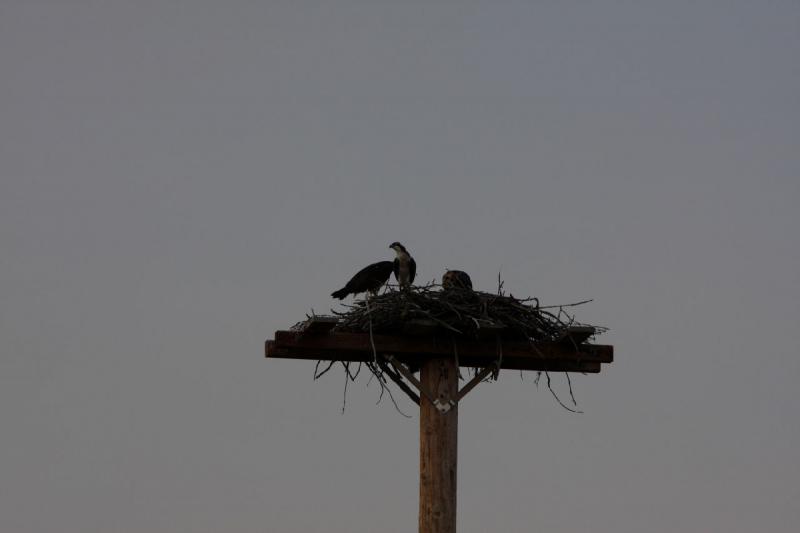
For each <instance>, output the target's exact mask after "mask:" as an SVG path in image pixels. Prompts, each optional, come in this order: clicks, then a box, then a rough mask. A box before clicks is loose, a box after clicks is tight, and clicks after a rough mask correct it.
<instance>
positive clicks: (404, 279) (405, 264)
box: [389, 242, 417, 289]
mask: <svg viewBox="0 0 800 533" xmlns="http://www.w3.org/2000/svg"><path fill="white" fill-rule="evenodd" d="M389 248H391V249H392V250H394V251H395V253H396V254H397V257H395V259H394V265H393V270H394V277H395V279H396V280H397V283H398V284H399V285H400V288H401V289H406V288H408V287H410V286H411V284H412V283H414V276H416V274H417V262H416V261H414V258H413V257H411V254H409V253H408V250H406V247H405V246H403V245H402V244H400V243H399V242H393V243H392V244H390V245H389Z"/></svg>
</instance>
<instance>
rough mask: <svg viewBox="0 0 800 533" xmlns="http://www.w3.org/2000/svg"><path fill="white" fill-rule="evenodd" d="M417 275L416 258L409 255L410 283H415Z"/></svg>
mask: <svg viewBox="0 0 800 533" xmlns="http://www.w3.org/2000/svg"><path fill="white" fill-rule="evenodd" d="M416 275H417V262H416V261H414V258H413V257H411V256H408V284H409V285H411V284H412V283H414V277H415V276H416Z"/></svg>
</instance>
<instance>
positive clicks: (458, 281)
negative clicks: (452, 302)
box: [442, 270, 472, 290]
mask: <svg viewBox="0 0 800 533" xmlns="http://www.w3.org/2000/svg"><path fill="white" fill-rule="evenodd" d="M442 288H444V289H453V288H457V289H470V290H472V280H471V279H469V274H467V273H466V272H464V271H463V270H448V271H447V272H445V273H444V276H442Z"/></svg>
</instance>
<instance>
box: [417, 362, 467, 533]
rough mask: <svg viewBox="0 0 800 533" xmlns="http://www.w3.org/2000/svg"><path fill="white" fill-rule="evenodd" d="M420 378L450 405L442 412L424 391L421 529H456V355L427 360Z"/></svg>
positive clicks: (440, 532)
mask: <svg viewBox="0 0 800 533" xmlns="http://www.w3.org/2000/svg"><path fill="white" fill-rule="evenodd" d="M420 381H421V382H422V386H423V387H426V388H427V390H429V391H430V392H431V395H432V396H433V397H434V399H436V400H439V401H440V402H441V403H442V404H447V405H450V409H449V410H448V411H447V412H446V413H441V412H440V411H439V410H438V409H437V408H436V406H435V405H433V403H431V401H430V400H429V399H428V398H426V397H425V396H424V395H423V397H422V398H420V408H419V410H420V418H419V437H420V439H419V440H420V443H419V531H420V533H455V531H456V481H457V479H456V478H457V476H456V473H457V466H458V404H457V403H456V404H455V405H452V404H449V401H450V400H453V401H455V400H456V398H457V396H458V369H457V368H456V362H455V359H454V358H436V359H429V360H428V361H426V362H425V363H423V365H422V368H421V375H420Z"/></svg>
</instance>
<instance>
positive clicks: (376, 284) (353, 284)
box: [331, 259, 397, 300]
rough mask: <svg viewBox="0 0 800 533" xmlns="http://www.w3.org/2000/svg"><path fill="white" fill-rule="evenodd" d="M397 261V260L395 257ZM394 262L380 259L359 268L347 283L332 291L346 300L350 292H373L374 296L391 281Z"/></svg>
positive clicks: (334, 294) (335, 295) (335, 296)
mask: <svg viewBox="0 0 800 533" xmlns="http://www.w3.org/2000/svg"><path fill="white" fill-rule="evenodd" d="M395 261H397V260H396V259H395ZM394 268H395V266H394V262H392V261H379V262H377V263H372V264H371V265H369V266H366V267H364V268H362V269H361V270H359V271H358V272H357V273H356V275H355V276H353V277H352V279H350V281H348V282H347V284H346V285H345V286H344V287H342V288H341V289H339V290H338V291H334V292H332V293H331V296H333V297H334V298H339V299H340V300H344V297H345V296H347V295H348V294H358V293H361V292H367V291H369V292H371V293H372V295H373V296H374V295H375V294H377V292H378V290H379V289H380V288H381V287H383V284H384V283H386V282H387V281H389V276H391V275H392V271H394Z"/></svg>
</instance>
